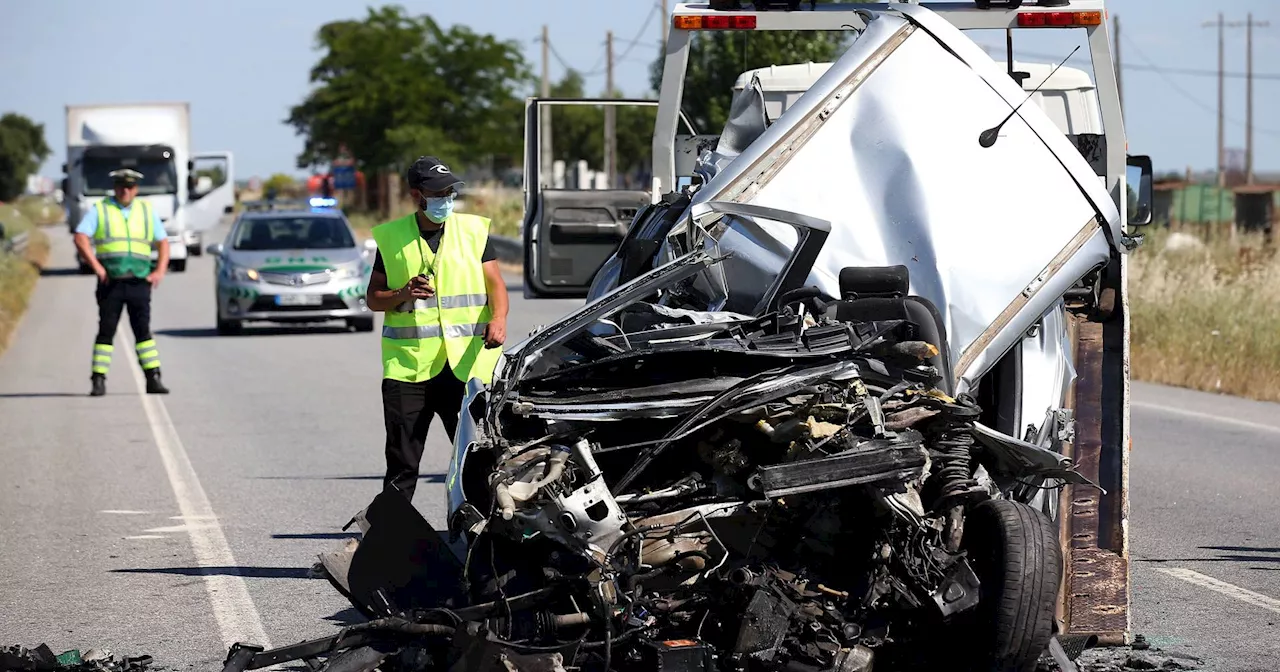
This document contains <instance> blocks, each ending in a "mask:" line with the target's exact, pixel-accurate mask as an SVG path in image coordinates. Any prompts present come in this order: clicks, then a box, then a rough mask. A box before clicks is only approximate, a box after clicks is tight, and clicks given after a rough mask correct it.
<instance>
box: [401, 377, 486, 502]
mask: <svg viewBox="0 0 1280 672" xmlns="http://www.w3.org/2000/svg"><path fill="white" fill-rule="evenodd" d="M465 392H466V385H465V384H464V383H463V382H462V381H461V380H458V377H457V376H455V375H453V371H451V370H450V369H449V367H448V366H445V368H444V371H441V372H440V374H439V375H437V376H435V377H434V378H431V379H428V380H425V381H422V382H420V383H406V382H403V381H399V380H391V379H389V378H384V379H382V415H383V419H384V420H385V421H386V425H387V445H386V452H387V475H386V478H384V479H383V481H382V485H383V487H384V488H385V487H386V486H389V485H394V486H395V487H396V488H398V489H399V490H400V492H402V493H403V494H404V496H405V497H408V498H409V499H410V500H412V499H413V491H414V489H415V488H416V486H417V485H418V465H419V463H421V462H422V451H423V450H424V445H425V443H426V440H427V429H428V428H429V427H430V426H431V418H432V416H436V415H438V416H440V422H441V423H443V424H444V430H445V431H446V432H448V433H449V441H450V442H452V441H453V436H454V433H455V432H456V431H457V429H458V410H459V409H460V408H461V407H462V396H463V394H464V393H465Z"/></svg>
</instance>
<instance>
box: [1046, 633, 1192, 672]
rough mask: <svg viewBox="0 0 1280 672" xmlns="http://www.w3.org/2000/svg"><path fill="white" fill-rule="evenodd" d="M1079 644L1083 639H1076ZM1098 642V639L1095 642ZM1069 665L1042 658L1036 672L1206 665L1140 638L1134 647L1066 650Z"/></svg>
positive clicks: (1178, 671) (1172, 670) (1186, 671)
mask: <svg viewBox="0 0 1280 672" xmlns="http://www.w3.org/2000/svg"><path fill="white" fill-rule="evenodd" d="M1076 639H1077V642H1078V641H1079V640H1080V639H1084V638H1076ZM1095 639H1096V638H1095ZM1066 648H1067V649H1068V650H1067V651H1066V655H1067V657H1068V659H1069V660H1068V662H1067V663H1066V664H1065V665H1063V664H1059V663H1057V662H1056V661H1054V660H1049V659H1047V658H1042V659H1041V661H1040V665H1039V666H1038V667H1037V668H1036V672H1195V671H1196V670H1203V669H1206V668H1205V667H1204V661H1202V660H1200V659H1199V658H1196V657H1194V656H1188V655H1185V654H1177V653H1171V652H1167V651H1162V650H1161V649H1158V648H1155V647H1153V646H1150V645H1149V644H1148V643H1147V642H1146V640H1145V639H1144V638H1143V636H1142V635H1138V636H1137V637H1136V638H1135V639H1134V642H1133V644H1132V645H1131V646H1116V647H1103V648H1093V644H1092V643H1089V644H1088V646H1087V647H1081V649H1077V650H1070V649H1071V648H1072V647H1071V646H1070V645H1069V644H1068V646H1067V647H1066Z"/></svg>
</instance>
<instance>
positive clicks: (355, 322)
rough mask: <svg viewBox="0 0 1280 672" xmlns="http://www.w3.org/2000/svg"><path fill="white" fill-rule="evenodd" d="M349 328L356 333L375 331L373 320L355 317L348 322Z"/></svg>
mask: <svg viewBox="0 0 1280 672" xmlns="http://www.w3.org/2000/svg"><path fill="white" fill-rule="evenodd" d="M347 326H348V327H351V328H353V329H355V330H356V331H373V318H372V317H353V318H350V319H348V320H347Z"/></svg>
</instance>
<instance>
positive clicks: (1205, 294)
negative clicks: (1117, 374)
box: [1129, 231, 1280, 401]
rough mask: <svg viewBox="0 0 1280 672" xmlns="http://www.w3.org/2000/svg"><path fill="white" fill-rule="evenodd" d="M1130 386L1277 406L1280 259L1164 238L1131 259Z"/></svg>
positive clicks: (1249, 242)
mask: <svg viewBox="0 0 1280 672" xmlns="http://www.w3.org/2000/svg"><path fill="white" fill-rule="evenodd" d="M1131 262H1132V263H1131V265H1130V268H1131V275H1130V280H1129V288H1130V292H1131V295H1130V309H1131V311H1132V316H1133V322H1132V338H1133V341H1132V345H1133V349H1132V358H1133V362H1132V373H1133V377H1134V378H1135V379H1139V380H1146V381H1151V382H1157V383H1164V384H1168V385H1177V386H1180V387H1188V388H1193V389H1198V390H1205V391H1209V392H1221V393H1224V394H1231V395H1237V396H1244V397H1251V398H1254V399H1264V400H1269V401H1280V259H1278V258H1277V256H1276V250H1275V249H1274V248H1271V247H1267V246H1266V245H1264V244H1263V241H1262V240H1261V239H1259V238H1254V237H1241V238H1239V239H1238V240H1237V241H1236V242H1234V243H1232V242H1230V241H1225V240H1223V241H1216V242H1213V243H1211V244H1202V243H1200V241H1198V239H1192V238H1189V237H1188V236H1186V235H1185V234H1169V233H1167V232H1164V231H1161V232H1158V233H1156V234H1155V235H1153V236H1152V237H1151V238H1150V239H1149V240H1148V241H1147V243H1146V244H1145V245H1143V246H1142V247H1141V248H1139V249H1138V250H1137V251H1136V252H1134V253H1133V257H1132V259H1131Z"/></svg>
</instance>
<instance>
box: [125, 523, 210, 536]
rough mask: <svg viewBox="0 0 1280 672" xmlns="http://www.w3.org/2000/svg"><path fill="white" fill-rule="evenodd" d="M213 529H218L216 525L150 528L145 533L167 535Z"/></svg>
mask: <svg viewBox="0 0 1280 672" xmlns="http://www.w3.org/2000/svg"><path fill="white" fill-rule="evenodd" d="M211 527H217V525H216V524H203V525H170V526H169V527H150V528H147V529H145V530H143V532H151V533H153V534H167V533H170V532H190V531H192V530H207V529H209V528H211Z"/></svg>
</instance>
